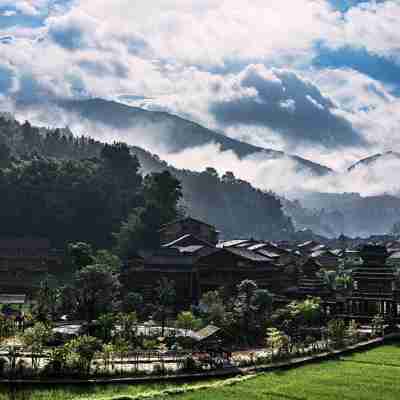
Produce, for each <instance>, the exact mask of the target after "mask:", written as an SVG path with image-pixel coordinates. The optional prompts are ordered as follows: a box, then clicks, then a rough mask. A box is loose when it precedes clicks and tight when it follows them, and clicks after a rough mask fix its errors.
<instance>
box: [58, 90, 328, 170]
mask: <svg viewBox="0 0 400 400" xmlns="http://www.w3.org/2000/svg"><path fill="white" fill-rule="evenodd" d="M59 105H60V106H61V107H62V108H63V109H64V110H66V111H69V112H73V113H75V114H77V115H78V116H79V117H81V118H84V119H87V120H89V121H91V122H99V123H102V124H104V125H105V126H108V127H112V128H117V129H127V130H129V129H134V128H135V127H138V126H143V127H146V128H147V129H150V128H155V130H156V129H158V128H159V127H160V126H161V125H162V127H163V129H164V132H162V134H161V135H160V136H159V139H160V140H163V141H164V143H165V145H166V146H167V147H168V150H169V152H171V153H174V152H179V151H183V150H186V149H190V148H194V147H199V146H204V145H207V144H210V143H216V144H219V145H220V146H221V150H222V151H227V150H232V151H234V153H235V154H236V155H237V156H238V157H239V158H244V157H246V156H249V155H251V154H255V153H263V154H265V155H267V156H269V157H270V158H271V159H281V158H288V159H290V160H292V161H294V162H295V163H296V169H297V170H299V171H300V170H304V169H306V170H307V171H308V172H311V173H312V174H314V175H318V176H323V175H326V174H329V173H332V172H334V171H333V170H332V169H331V168H329V167H327V166H325V165H322V164H319V163H316V162H314V161H311V160H308V159H305V158H303V157H300V156H298V155H292V154H287V153H285V152H283V151H279V150H273V149H268V148H263V147H259V146H255V145H252V144H250V143H246V142H243V141H240V140H237V139H233V138H230V137H229V136H226V135H224V134H223V133H220V132H216V131H214V130H212V129H209V128H207V127H204V126H203V125H201V124H199V123H196V122H193V121H190V120H188V119H185V118H182V117H180V116H178V115H174V114H171V113H168V112H165V111H150V110H146V109H143V108H140V107H133V106H129V105H126V104H124V103H120V102H117V101H113V100H105V99H101V98H92V99H86V100H70V101H63V102H59Z"/></svg>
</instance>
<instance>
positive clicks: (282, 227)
mask: <svg viewBox="0 0 400 400" xmlns="http://www.w3.org/2000/svg"><path fill="white" fill-rule="evenodd" d="M103 147H104V144H103V143H101V142H99V141H97V140H94V139H92V138H90V137H75V136H74V135H73V133H72V132H71V131H70V130H69V129H46V128H38V127H35V126H32V125H31V124H30V123H29V122H25V123H24V124H20V123H19V122H17V121H16V120H14V119H13V118H11V117H10V116H6V117H4V116H3V117H1V116H0V188H1V189H2V191H3V193H7V196H3V197H2V198H1V199H0V210H1V212H0V216H1V217H2V225H1V226H0V236H8V235H9V236H29V235H31V236H34V235H38V234H40V235H46V234H47V235H50V237H51V238H52V240H53V241H54V240H57V243H62V242H63V240H64V239H65V238H66V237H67V238H68V239H69V240H84V241H90V240H91V239H92V241H93V242H94V243H95V244H98V243H101V244H104V243H109V236H110V235H111V233H112V231H110V228H109V227H110V226H113V229H116V228H115V226H118V224H120V223H121V220H120V218H121V215H123V214H122V213H117V215H116V216H115V215H114V214H115V212H114V211H113V209H114V205H115V206H116V205H117V204H114V203H115V200H114V199H112V198H111V199H110V201H108V202H107V199H108V198H109V197H110V195H112V194H113V191H112V188H113V187H114V186H113V185H114V183H115V182H118V179H116V180H115V181H113V180H110V181H109V182H108V178H107V176H104V175H103V174H102V171H103V167H102V162H101V159H100V158H101V157H100V153H101V151H102V149H103ZM130 150H131V153H133V154H134V155H136V156H137V158H138V160H139V162H140V165H141V170H140V172H141V173H142V174H148V173H151V172H161V171H164V170H168V171H170V172H171V174H173V175H174V176H175V177H176V178H178V179H179V181H180V182H181V184H182V191H183V201H184V203H183V207H184V208H185V209H186V211H187V213H188V214H189V215H191V216H193V217H195V218H200V219H202V220H204V221H206V222H208V223H210V224H213V225H215V226H216V227H217V228H218V229H219V230H220V231H221V236H222V237H223V238H226V239H229V238H234V237H236V238H237V237H254V238H260V239H271V240H275V239H287V238H289V237H291V235H292V234H293V225H292V222H291V220H290V218H288V217H287V216H286V215H285V214H284V213H283V210H282V204H281V202H280V200H279V199H278V198H277V197H276V196H275V195H274V194H273V193H269V192H263V191H261V190H258V189H256V188H254V187H253V186H251V185H250V184H249V183H248V182H245V181H242V180H239V179H236V178H235V177H234V176H233V174H229V173H227V174H225V175H224V176H223V177H219V176H218V175H217V173H216V171H215V170H213V169H208V170H206V171H204V172H200V173H198V172H192V171H188V170H179V169H176V168H173V167H171V166H169V165H168V164H167V163H166V162H164V161H162V160H161V159H160V158H159V157H158V156H156V155H153V154H151V153H149V152H147V151H145V150H143V149H141V148H140V147H131V149H130ZM120 175H121V176H123V175H124V170H121V172H120ZM127 175H128V177H129V175H130V173H128V174H127ZM133 175H134V174H133ZM133 177H134V176H133ZM125 178H127V177H126V176H125ZM103 185H104V187H103ZM108 185H109V187H108ZM133 189H134V187H133V188H132V190H133ZM124 190H126V189H124ZM129 190H131V189H129ZM114 192H115V193H114V194H115V196H117V197H118V190H116V191H114ZM121 194H122V195H123V196H122V197H121V198H125V194H124V192H121ZM104 203H106V205H107V207H109V208H110V209H111V211H110V210H109V209H107V207H106V206H104V207H103V208H101V205H102V204H103V205H104ZM104 209H107V210H108V211H107V212H105V211H104ZM125 211H126V210H125ZM108 217H113V218H112V223H110V221H105V220H107V218H108ZM88 219H89V221H88ZM44 221H47V223H46V224H45V223H44ZM84 221H85V223H83V222H84ZM106 222H107V223H106ZM82 224H83V225H84V226H81V225H82ZM105 226H107V227H108V228H107V229H106V228H104V227H105Z"/></svg>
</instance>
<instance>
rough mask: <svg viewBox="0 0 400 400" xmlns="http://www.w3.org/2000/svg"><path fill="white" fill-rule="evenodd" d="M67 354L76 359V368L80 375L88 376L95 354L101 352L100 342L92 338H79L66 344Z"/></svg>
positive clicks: (84, 336)
mask: <svg viewBox="0 0 400 400" xmlns="http://www.w3.org/2000/svg"><path fill="white" fill-rule="evenodd" d="M67 346H68V349H69V352H70V353H72V354H73V355H74V356H75V357H76V358H77V366H78V369H79V371H80V372H81V373H84V374H86V375H89V373H90V367H91V364H92V361H93V358H94V355H95V354H96V352H98V351H101V349H102V344H101V341H100V340H99V339H97V338H95V337H92V336H87V335H83V336H79V337H77V338H76V339H72V340H71V341H69V342H68V343H67Z"/></svg>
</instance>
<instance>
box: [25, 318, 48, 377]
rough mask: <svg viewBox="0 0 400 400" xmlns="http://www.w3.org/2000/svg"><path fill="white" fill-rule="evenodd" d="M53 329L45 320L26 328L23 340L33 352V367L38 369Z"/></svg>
mask: <svg viewBox="0 0 400 400" xmlns="http://www.w3.org/2000/svg"><path fill="white" fill-rule="evenodd" d="M51 337H52V331H51V328H50V327H49V326H48V325H45V324H44V323H43V322H37V323H36V324H35V325H33V326H32V327H30V328H27V329H25V331H24V333H23V335H22V341H23V343H24V345H25V347H27V348H28V350H29V351H30V352H31V359H32V367H33V369H34V370H35V371H36V370H37V369H38V366H39V362H38V361H39V359H40V357H41V356H42V354H43V348H44V346H45V345H46V343H47V342H48V341H49V340H51Z"/></svg>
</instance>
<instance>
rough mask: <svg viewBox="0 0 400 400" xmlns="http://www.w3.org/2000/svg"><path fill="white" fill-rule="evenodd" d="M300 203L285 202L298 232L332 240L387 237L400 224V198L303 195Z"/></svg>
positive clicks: (388, 196)
mask: <svg viewBox="0 0 400 400" xmlns="http://www.w3.org/2000/svg"><path fill="white" fill-rule="evenodd" d="M298 200H299V201H298V202H289V203H288V202H283V204H284V210H285V212H286V213H287V215H289V216H290V217H292V219H293V221H294V223H295V227H296V228H297V229H302V228H310V229H313V230H314V231H315V232H316V233H320V234H324V235H326V236H329V237H333V236H339V235H340V234H342V233H343V234H345V235H346V236H351V237H357V236H361V237H368V236H370V235H375V234H377V235H381V234H387V233H389V232H390V231H391V229H392V227H393V224H394V223H396V222H398V221H400V198H399V197H396V196H391V195H387V194H382V195H377V196H361V195H360V194H359V193H317V192H313V193H311V192H309V193H303V195H302V196H301V197H299V199H298Z"/></svg>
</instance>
